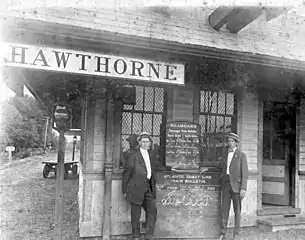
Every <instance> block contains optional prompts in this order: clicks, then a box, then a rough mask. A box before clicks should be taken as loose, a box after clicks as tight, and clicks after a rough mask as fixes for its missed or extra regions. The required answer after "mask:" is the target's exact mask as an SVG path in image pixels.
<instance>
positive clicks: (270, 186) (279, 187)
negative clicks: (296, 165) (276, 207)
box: [262, 182, 285, 195]
mask: <svg viewBox="0 0 305 240" xmlns="http://www.w3.org/2000/svg"><path fill="white" fill-rule="evenodd" d="M262 192H263V193H268V194H277V195H284V194H285V184H284V183H278V182H263V191H262Z"/></svg>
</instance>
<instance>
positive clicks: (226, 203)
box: [220, 174, 241, 235]
mask: <svg viewBox="0 0 305 240" xmlns="http://www.w3.org/2000/svg"><path fill="white" fill-rule="evenodd" d="M231 200H232V201H233V209H234V214H235V226H234V235H238V234H239V230H240V220H241V217H240V215H241V214H240V213H241V198H240V194H239V193H236V192H234V191H233V189H232V186H231V183H230V178H229V175H227V174H225V175H224V176H223V177H222V178H221V224H220V231H221V234H223V235H225V234H226V231H227V225H228V219H229V213H230V207H231Z"/></svg>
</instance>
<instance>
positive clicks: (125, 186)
mask: <svg viewBox="0 0 305 240" xmlns="http://www.w3.org/2000/svg"><path fill="white" fill-rule="evenodd" d="M137 140H138V142H139V148H138V149H137V151H135V152H134V153H132V154H130V155H129V156H128V158H127V162H126V165H125V171H124V176H123V182H122V191H123V194H124V197H125V199H127V200H128V201H129V202H130V206H131V225H132V237H133V239H139V238H140V217H141V209H142V207H143V208H144V210H145V214H146V221H147V222H146V228H147V232H146V236H145V239H151V238H152V236H153V233H154V230H155V223H156V217H157V206H156V201H155V198H156V180H155V161H154V159H153V156H152V154H151V153H150V151H149V149H150V145H151V142H152V140H151V138H150V136H149V135H148V133H145V132H144V133H141V134H140V135H139V137H138V139H137Z"/></svg>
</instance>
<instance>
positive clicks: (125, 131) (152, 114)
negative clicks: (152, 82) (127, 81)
mask: <svg viewBox="0 0 305 240" xmlns="http://www.w3.org/2000/svg"><path fill="white" fill-rule="evenodd" d="M135 87H136V104H135V105H127V104H124V105H123V112H122V121H121V122H122V130H121V131H122V132H121V140H122V146H121V147H122V152H123V153H124V152H126V151H127V150H128V149H129V143H128V141H127V140H126V139H127V138H128V137H129V136H131V135H132V134H136V135H138V134H140V133H141V132H144V131H145V132H148V133H149V134H150V135H151V136H152V139H153V144H154V148H155V149H157V148H159V146H160V127H161V124H162V122H163V114H164V89H163V88H158V87H148V86H135ZM122 157H123V156H122ZM122 157H121V158H122Z"/></svg>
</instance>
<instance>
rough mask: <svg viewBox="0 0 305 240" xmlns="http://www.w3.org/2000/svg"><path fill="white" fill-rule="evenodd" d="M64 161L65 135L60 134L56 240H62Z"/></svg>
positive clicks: (57, 172) (61, 132)
mask: <svg viewBox="0 0 305 240" xmlns="http://www.w3.org/2000/svg"><path fill="white" fill-rule="evenodd" d="M64 160H65V133H64V131H60V132H59V140H58V155H57V169H56V197H55V218H56V222H55V240H61V239H62V219H63V217H62V215H63V209H64V206H63V205H64V196H63V187H64Z"/></svg>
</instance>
